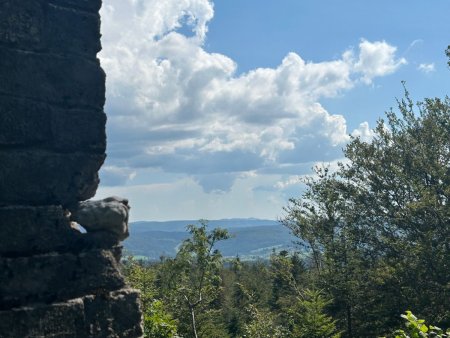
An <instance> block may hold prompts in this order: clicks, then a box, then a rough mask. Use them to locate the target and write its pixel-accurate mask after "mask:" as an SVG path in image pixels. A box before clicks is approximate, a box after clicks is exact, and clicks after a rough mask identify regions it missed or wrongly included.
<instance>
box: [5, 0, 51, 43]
mask: <svg viewBox="0 0 450 338" xmlns="http://www.w3.org/2000/svg"><path fill="white" fill-rule="evenodd" d="M44 31H45V5H44V4H43V2H42V1H29V0H21V1H17V0H2V1H1V2H0V44H6V45H9V46H12V47H16V48H17V47H24V46H27V49H35V50H37V49H41V48H43V46H44V44H45V41H44V39H45V38H44Z"/></svg>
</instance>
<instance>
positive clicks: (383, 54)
mask: <svg viewBox="0 0 450 338" xmlns="http://www.w3.org/2000/svg"><path fill="white" fill-rule="evenodd" d="M359 49H360V52H359V58H358V61H357V62H356V64H355V70H356V71H358V72H360V73H362V75H363V76H362V78H361V80H362V81H363V82H365V83H366V84H371V83H372V81H373V79H374V78H375V77H378V76H385V75H388V74H391V73H393V72H395V71H396V70H397V69H398V68H399V67H400V66H401V65H404V64H406V63H407V62H406V59H404V58H401V59H398V60H396V59H395V52H396V51H397V48H396V47H394V46H391V45H389V44H388V43H387V42H385V41H375V42H369V41H367V40H362V41H361V43H360V44H359Z"/></svg>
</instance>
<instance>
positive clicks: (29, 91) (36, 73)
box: [0, 47, 105, 110]
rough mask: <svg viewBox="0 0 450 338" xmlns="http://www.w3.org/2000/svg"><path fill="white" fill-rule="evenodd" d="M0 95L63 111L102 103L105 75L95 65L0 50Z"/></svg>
mask: <svg viewBox="0 0 450 338" xmlns="http://www.w3.org/2000/svg"><path fill="white" fill-rule="evenodd" d="M0 55H1V58H0V78H1V79H2V81H0V94H7V95H11V96H20V97H24V98H29V99H34V100H37V101H39V102H47V103H52V104H58V105H60V106H62V107H63V108H64V109H71V108H86V107H90V108H94V109H97V110H102V109H103V105H104V103H105V73H104V72H103V70H102V69H101V67H100V65H99V62H98V61H89V60H86V59H83V58H80V57H69V56H67V57H64V56H59V55H45V54H36V53H32V52H25V51H21V50H11V49H8V48H4V47H1V48H0Z"/></svg>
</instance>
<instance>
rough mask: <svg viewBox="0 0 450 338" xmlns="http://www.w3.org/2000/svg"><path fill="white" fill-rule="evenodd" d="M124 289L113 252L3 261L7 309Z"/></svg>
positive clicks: (0, 284) (0, 290) (1, 295)
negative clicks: (96, 292)
mask: <svg viewBox="0 0 450 338" xmlns="http://www.w3.org/2000/svg"><path fill="white" fill-rule="evenodd" d="M123 286H124V280H123V277H122V276H121V274H120V273H119V271H118V266H117V261H116V256H115V254H114V253H113V252H112V251H109V250H92V251H87V252H81V253H79V254H71V253H66V254H57V253H52V254H46V255H37V256H31V257H19V258H0V304H1V306H2V307H3V309H8V308H12V307H17V306H22V305H26V304H27V303H33V302H55V301H61V300H66V299H70V298H76V297H80V296H83V295H85V294H89V293H92V292H95V291H98V292H104V291H113V290H117V289H119V288H122V287H123Z"/></svg>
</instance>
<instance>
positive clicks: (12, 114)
mask: <svg viewBox="0 0 450 338" xmlns="http://www.w3.org/2000/svg"><path fill="white" fill-rule="evenodd" d="M50 121H51V109H50V106H49V105H48V104H46V103H41V102H33V101H30V100H25V99H18V98H14V97H7V96H0V146H23V145H33V146H38V145H40V144H46V143H49V142H50V140H51V135H52V131H51V123H50Z"/></svg>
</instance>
